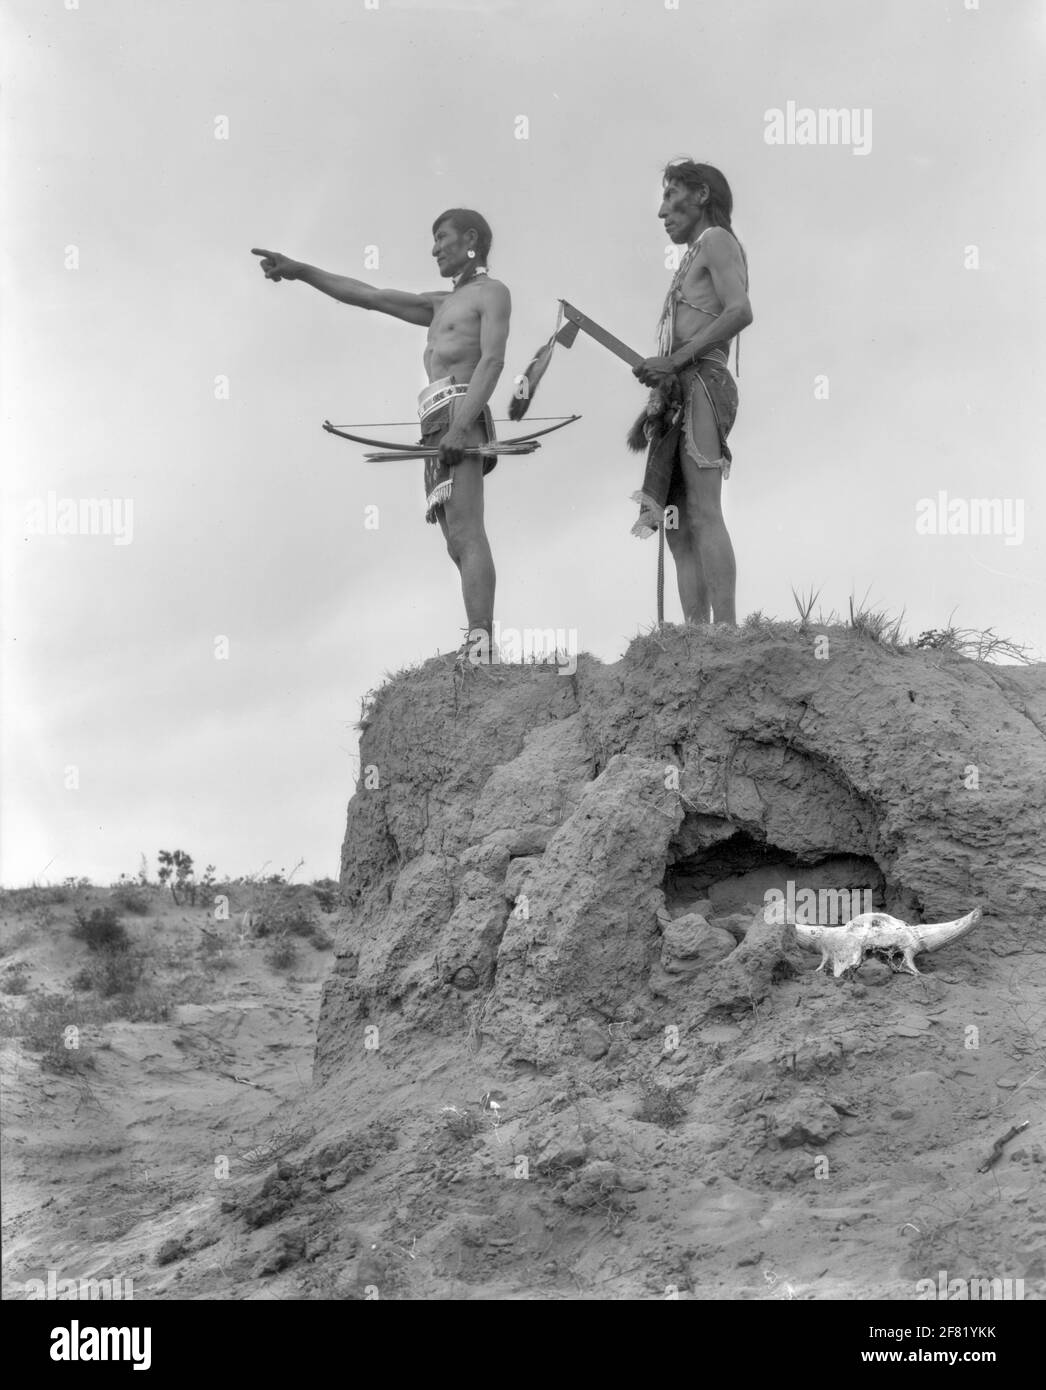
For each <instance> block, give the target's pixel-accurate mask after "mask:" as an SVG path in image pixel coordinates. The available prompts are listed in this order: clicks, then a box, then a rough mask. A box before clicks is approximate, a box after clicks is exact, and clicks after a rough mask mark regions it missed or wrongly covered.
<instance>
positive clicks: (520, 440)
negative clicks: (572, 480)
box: [323, 415, 581, 458]
mask: <svg viewBox="0 0 1046 1390" xmlns="http://www.w3.org/2000/svg"><path fill="white" fill-rule="evenodd" d="M580 419H581V416H580V415H568V416H566V418H565V419H561V420H560V422H559V424H558V425H549V426H548V428H547V429H543V430H534V431H533V432H532V433H531V434H517V435H516V436H515V437H514V438H512V439H503V440H500V441H492V443H495V445H496V443H501V444H507V445H513V444H527V443H529V442H530V440H532V439H537V438H539V437H540V436H541V435H543V434H553V433H554V432H555V431H556V430H561V429H563V428H564V426H566V425H572V424H573V423H574V421H575V420H580ZM323 428H324V429H325V430H326V431H327V433H328V434H336V435H338V436H339V437H340V438H341V439H348V440H351V441H352V443H353V444H366V445H367V447H368V448H371V449H391V450H392V451H393V453H396V454H402V455H404V457H406V458H425V457H426V455H428V456H431V453H432V450H431V446H428V447H427V446H426V445H424V444H404V443H402V441H397V442H396V443H390V441H389V440H387V439H368V438H367V436H366V435H362V434H350V433H349V432H348V430H340V429H338V428H337V427H336V426H334V425H332V424H331V422H330V421H329V420H324V422H323ZM477 447H478V448H479V452H480V453H483V452H484V450H483V448H482V447H481V446H477ZM437 452H438V451H437Z"/></svg>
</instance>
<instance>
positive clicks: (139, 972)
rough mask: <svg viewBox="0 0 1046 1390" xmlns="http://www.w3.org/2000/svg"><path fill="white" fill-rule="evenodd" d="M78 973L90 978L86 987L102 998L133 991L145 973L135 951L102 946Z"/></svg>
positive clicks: (140, 958)
mask: <svg viewBox="0 0 1046 1390" xmlns="http://www.w3.org/2000/svg"><path fill="white" fill-rule="evenodd" d="M80 974H81V975H83V974H86V975H87V978H88V979H89V980H90V984H89V986H88V988H90V989H93V990H95V991H96V993H98V994H99V995H101V997H102V998H103V999H112V998H114V997H115V996H116V995H121V994H133V993H134V991H135V990H136V989H137V988H138V986H139V984H140V983H141V980H142V976H143V975H144V974H145V961H144V960H143V959H142V957H141V956H140V955H139V954H138V953H137V952H135V951H128V950H126V949H125V948H121V947H116V948H102V949H100V950H99V951H98V952H97V954H96V955H95V956H94V958H93V959H92V960H90V961H89V962H88V963H87V965H86V966H85V968H84V970H83V971H81V972H80ZM77 978H79V976H78V977H77Z"/></svg>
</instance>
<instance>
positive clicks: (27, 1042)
mask: <svg viewBox="0 0 1046 1390" xmlns="http://www.w3.org/2000/svg"><path fill="white" fill-rule="evenodd" d="M88 1019H89V1014H88V1012H87V1010H85V1008H84V1007H83V1005H82V1004H80V1003H79V1002H77V1001H76V1000H74V999H70V998H68V997H67V996H66V995H64V994H43V993H35V994H33V995H32V996H31V997H30V999H29V1001H28V1007H27V1008H25V1009H22V1010H21V1011H19V1012H18V1013H17V1014H13V1013H12V1014H7V1015H5V1017H4V1031H5V1032H8V1033H11V1034H15V1035H16V1036H19V1037H21V1039H22V1043H23V1045H24V1046H25V1049H26V1051H27V1052H35V1053H37V1054H39V1057H40V1065H41V1066H42V1067H45V1068H46V1069H47V1070H49V1071H61V1072H81V1071H85V1070H86V1069H87V1068H89V1067H93V1066H94V1065H95V1061H94V1055H93V1053H92V1051H91V1049H90V1048H88V1047H87V1046H86V1045H85V1042H84V1039H83V1037H82V1032H83V1028H84V1025H85V1024H86V1023H87V1022H88Z"/></svg>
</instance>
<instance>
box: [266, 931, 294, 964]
mask: <svg viewBox="0 0 1046 1390" xmlns="http://www.w3.org/2000/svg"><path fill="white" fill-rule="evenodd" d="M265 959H266V960H267V961H268V963H269V965H271V966H272V968H273V970H289V969H290V967H291V966H292V965H293V964H294V963H295V961H296V960H297V959H298V944H297V942H296V941H294V939H293V938H292V937H290V936H288V935H287V933H286V932H278V933H277V934H276V935H274V936H273V938H272V940H271V941H270V943H269V946H268V949H267V950H266V952H265Z"/></svg>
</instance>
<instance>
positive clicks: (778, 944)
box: [708, 916, 803, 1010]
mask: <svg viewBox="0 0 1046 1390" xmlns="http://www.w3.org/2000/svg"><path fill="white" fill-rule="evenodd" d="M802 969H803V962H802V956H801V954H800V951H799V945H798V943H797V941H796V939H795V927H793V926H791V925H790V924H789V923H787V922H774V923H769V922H765V921H763V919H762V917H761V916H759V917H755V918H753V920H752V922H751V924H750V926H749V928H748V932H747V934H746V936H745V939H744V940H743V941H742V942H741V944H740V945H739V946H737V947H735V949H734V950H733V951H732V952H731V953H730V955H728V956H727V957H726V958H725V960H722V961H720V962H719V964H718V965H716V966H715V968H714V970H713V972H712V977H711V987H710V989H709V992H708V1002H709V1004H710V1005H711V1006H712V1007H713V1008H719V1009H727V1010H734V1009H739V1008H749V1009H750V1008H751V1006H752V1004H753V1003H756V1004H758V1003H759V1002H760V1001H761V1000H762V999H765V998H766V996H767V995H768V994H769V993H770V988H771V986H772V985H773V983H774V981H775V979H780V978H788V977H790V976H793V975H798V974H800V973H801V972H802Z"/></svg>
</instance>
